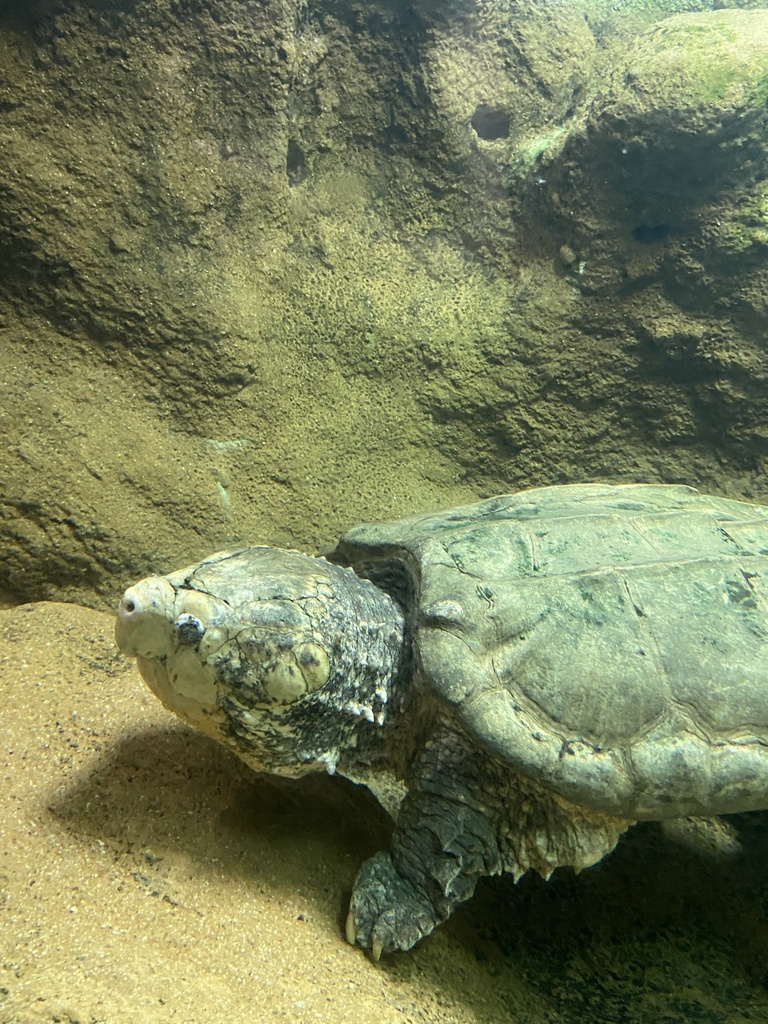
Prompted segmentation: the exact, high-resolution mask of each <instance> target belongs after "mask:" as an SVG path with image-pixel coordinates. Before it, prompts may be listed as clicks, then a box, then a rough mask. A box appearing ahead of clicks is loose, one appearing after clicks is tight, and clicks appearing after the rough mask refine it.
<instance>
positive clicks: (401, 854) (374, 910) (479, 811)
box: [346, 736, 502, 960]
mask: <svg viewBox="0 0 768 1024" xmlns="http://www.w3.org/2000/svg"><path fill="white" fill-rule="evenodd" d="M457 746H458V744H453V743H451V742H450V740H449V741H448V744H447V745H446V737H445V736H443V737H441V738H440V740H439V742H437V743H435V744H434V745H433V746H432V747H431V750H430V752H429V754H428V755H427V756H426V757H425V759H424V761H423V762H422V763H421V764H420V766H419V768H420V769H421V771H420V773H419V774H418V775H417V777H416V778H415V779H414V778H411V779H409V782H408V785H409V792H408V796H407V797H406V798H405V800H404V802H403V805H402V808H401V810H400V814H399V816H398V820H397V826H396V828H395V832H394V836H393V840H392V852H391V853H377V854H375V855H374V856H373V857H371V858H370V859H369V860H367V861H366V862H365V863H364V864H363V866H362V867H361V868H360V871H359V872H358V875H357V878H356V879H355V883H354V887H353V892H352V900H351V903H350V908H349V914H348V916H347V929H346V932H347V939H348V940H349V942H351V943H353V944H354V943H357V944H358V945H360V946H363V947H365V948H369V949H370V950H371V953H372V955H373V958H374V959H375V960H378V958H379V956H380V955H381V954H382V953H389V952H392V951H394V950H405V949H410V948H411V946H413V945H415V943H417V942H418V941H419V939H422V938H423V937H424V936H425V935H429V933H430V932H431V931H432V930H433V929H434V928H435V927H436V926H437V925H438V924H440V923H441V922H443V921H445V920H446V919H447V918H448V917H450V915H451V914H452V913H453V911H454V909H455V908H456V907H457V906H458V905H459V904H460V903H463V902H464V900H467V899H469V897H470V896H471V895H472V894H473V893H474V891H475V885H476V884H477V881H478V879H479V878H481V877H482V876H483V875H493V874H498V873H500V872H501V870H502V856H501V852H500V850H499V844H498V839H497V835H496V830H495V828H494V825H493V818H494V816H493V815H492V814H489V813H488V812H489V808H488V807H487V806H486V805H485V804H484V803H483V802H482V800H481V799H479V792H482V789H483V786H482V782H481V779H480V778H478V777H476V776H475V777H474V778H473V777H472V773H467V772H466V770H465V771H462V768H464V769H466V768H467V767H468V766H467V765H466V764H464V765H462V764H461V760H462V759H459V758H452V757H451V753H453V754H456V753H458V751H457V749H456V747H457ZM437 752H439V754H438V753H437ZM446 761H447V762H450V763H445V762H446ZM474 767H475V773H477V769H478V765H477V764H475V765H474ZM479 774H480V775H482V771H480V773H479Z"/></svg>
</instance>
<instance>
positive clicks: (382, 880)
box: [346, 853, 439, 960]
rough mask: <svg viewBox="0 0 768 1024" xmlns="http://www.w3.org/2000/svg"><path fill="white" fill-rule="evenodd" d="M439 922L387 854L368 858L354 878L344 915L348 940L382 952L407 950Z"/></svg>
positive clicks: (375, 956)
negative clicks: (347, 909) (346, 910)
mask: <svg viewBox="0 0 768 1024" xmlns="http://www.w3.org/2000/svg"><path fill="white" fill-rule="evenodd" d="M438 923H439V918H438V916H437V914H436V913H435V909H434V907H433V906H432V904H431V903H430V902H429V900H428V899H427V897H426V895H425V894H424V893H422V892H420V891H419V890H418V889H417V888H416V887H415V886H414V885H413V884H412V883H411V882H409V881H408V879H407V878H403V876H402V875H400V874H399V873H398V872H397V870H396V868H395V866H394V864H393V863H392V858H391V857H390V855H389V854H388V853H377V854H375V855H374V856H373V857H371V858H370V860H367V861H366V862H365V863H364V864H363V866H362V867H361V868H360V871H359V872H358V874H357V878H356V879H355V885H354V890H353V892H352V900H351V901H350V905H349V913H348V914H347V926H346V932H347V941H348V942H350V943H351V944H352V945H355V944H357V945H358V946H363V947H365V948H366V949H370V950H371V955H372V957H373V959H374V960H378V959H379V957H380V956H381V954H382V953H391V952H393V951H394V950H403V949H410V948H411V946H413V945H415V944H416V943H417V942H418V941H419V939H421V938H423V937H424V936H425V935H429V933H430V932H431V931H432V930H433V928H434V927H435V926H436V925H437V924H438Z"/></svg>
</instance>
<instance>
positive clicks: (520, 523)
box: [116, 483, 768, 959]
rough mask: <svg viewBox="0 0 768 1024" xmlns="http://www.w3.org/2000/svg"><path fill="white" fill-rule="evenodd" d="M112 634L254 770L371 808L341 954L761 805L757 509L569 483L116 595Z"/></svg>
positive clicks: (766, 744) (762, 555)
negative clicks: (672, 831)
mask: <svg viewBox="0 0 768 1024" xmlns="http://www.w3.org/2000/svg"><path fill="white" fill-rule="evenodd" d="M116 641H117V644H118V646H119V648H120V649H121V650H122V651H123V652H124V653H125V654H127V655H131V656H136V657H137V659H138V667H139V669H140V672H141V674H142V676H143V677H144V679H145V681H146V682H147V683H148V684H149V686H150V688H151V689H152V690H153V691H154V693H155V694H156V695H157V696H158V697H159V698H160V700H161V701H162V702H163V703H164V704H165V705H166V707H168V708H169V709H170V710H171V711H173V712H175V713H176V714H177V715H178V716H180V717H181V718H182V719H184V720H186V721H187V722H189V723H191V724H192V725H194V726H196V727H198V728H200V729H202V730H203V731H204V732H205V733H207V734H208V735H210V736H212V737H214V738H215V739H217V740H219V741H221V742H222V743H224V744H226V745H227V746H228V747H230V748H231V749H232V750H234V752H235V753H236V754H237V755H238V756H239V757H240V758H242V759H243V760H244V761H245V762H247V763H248V764H249V765H251V766H252V767H253V768H255V769H256V770H258V771H264V772H270V773H275V774H277V775H282V776H288V777H292V778H297V777H300V776H303V775H305V774H307V773H309V772H317V771H324V772H329V773H334V772H338V773H339V774H341V775H346V776H348V777H350V778H352V779H354V780H355V781H366V782H368V783H369V784H371V786H372V787H373V788H374V790H375V789H376V780H377V779H378V780H382V779H386V778H388V777H389V778H391V779H392V780H397V783H396V787H399V788H397V789H396V792H395V795H393V790H392V789H391V788H388V787H386V786H381V787H380V791H381V792H382V793H389V794H390V796H389V798H385V802H387V799H388V801H389V807H390V810H391V811H392V813H393V815H394V816H395V818H396V820H395V824H394V831H393V835H392V841H391V847H390V849H389V850H382V851H379V852H377V853H375V854H374V855H373V856H372V857H370V858H369V859H368V860H366V861H365V862H364V863H363V864H362V866H361V867H360V869H359V871H358V873H357V876H356V878H355V881H354V884H353V889H352V895H351V900H350V904H349V913H348V916H347V919H346V937H347V939H348V940H349V942H351V943H353V944H357V945H359V946H362V947H364V948H365V949H367V950H369V951H370V953H371V955H372V956H373V957H374V958H375V959H378V958H379V957H380V956H381V955H382V954H383V953H389V952H393V951H399V950H408V949H410V948H411V947H412V946H414V945H415V944H416V943H417V942H418V941H419V940H420V939H422V938H423V937H424V936H427V935H429V934H430V933H431V932H432V931H433V929H434V928H435V927H436V926H438V925H439V924H441V923H442V922H444V921H445V920H446V919H447V918H448V917H449V916H450V914H451V913H452V911H453V910H454V909H455V908H456V907H457V906H458V905H459V904H461V903H462V902H463V901H465V900H467V899H469V897H471V896H472V894H473V892H474V890H475V886H476V884H477V882H478V880H479V879H480V878H482V877H483V876H487V875H495V874H500V873H503V872H508V873H510V874H511V875H512V876H514V878H515V880H517V879H519V878H520V877H521V876H522V875H523V874H524V873H525V872H526V871H528V870H530V869H532V870H534V871H536V872H538V873H539V874H541V875H542V876H543V877H545V878H548V877H549V876H550V874H551V873H552V871H553V870H554V869H555V868H557V867H561V866H571V867H572V868H573V869H575V870H576V871H580V870H581V869H583V868H585V867H588V866H591V865H594V864H596V863H597V862H598V861H600V860H601V859H602V858H603V857H604V856H605V855H606V854H608V853H609V852H610V851H611V850H612V849H613V848H614V847H615V846H616V844H617V842H618V840H619V838H620V837H621V836H622V834H623V833H624V832H625V831H626V830H627V829H628V828H629V827H630V826H631V825H633V824H635V823H636V822H638V821H642V820H662V819H667V818H674V817H685V816H690V815H694V816H696V815H701V816H711V815H717V814H722V813H729V812H743V811H751V810H758V809H765V808H768V507H764V506H761V505H758V504H754V503H749V502H745V501H737V500H734V499H728V498H723V497H712V496H706V495H704V494H701V493H700V492H699V491H698V490H696V489H695V488H693V487H688V486H684V485H677V484H645V483H636V484H618V485H615V484H600V483H586V484H562V485H556V486H550V487H540V488H534V489H530V490H524V491H520V492H518V493H516V494H512V495H502V496H499V497H493V498H487V499H485V500H482V501H479V502H477V503H475V504H470V505H466V506H461V507H458V508H454V509H450V510H448V511H443V512H436V513H426V514H420V515H415V516H412V517H410V518H406V519H401V520H398V521H393V522H383V523H374V524H370V525H361V526H357V527H355V528H353V529H351V530H350V531H349V532H347V533H345V534H344V535H343V536H342V537H341V539H340V540H339V542H338V544H337V546H336V547H335V548H334V550H333V551H331V552H330V553H329V554H328V555H327V557H317V556H312V555H305V554H301V553H299V552H296V551H288V550H282V549H279V548H274V547H267V546H253V547H246V548H240V549H236V550H230V551H224V552H219V553H217V554H214V555H212V556H211V557H210V558H206V559H204V560H203V561H202V562H200V563H199V564H196V565H193V566H189V567H187V568H185V569H182V570H180V571H178V572H174V573H171V574H170V575H167V576H152V577H149V578H147V579H144V580H142V581H141V582H139V583H137V584H136V585H135V586H132V587H130V588H129V589H128V590H127V591H126V592H125V594H124V596H123V598H122V600H121V601H120V604H119V608H118V613H117V624H116Z"/></svg>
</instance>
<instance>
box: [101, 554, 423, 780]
mask: <svg viewBox="0 0 768 1024" xmlns="http://www.w3.org/2000/svg"><path fill="white" fill-rule="evenodd" d="M115 636H116V640H117V644H118V646H119V647H120V649H121V650H122V651H123V652H124V653H125V654H130V655H135V656H136V657H137V659H138V664H139V669H140V671H141V674H142V675H143V677H144V679H145V681H146V682H147V684H148V685H149V687H150V688H151V689H152V690H153V692H154V693H155V694H156V695H157V696H158V697H159V698H160V700H161V701H162V702H163V703H164V704H165V705H166V707H168V708H169V709H170V710H171V711H173V712H175V713H176V714H177V715H179V716H180V717H181V718H183V719H184V720H185V721H187V722H189V723H190V724H192V725H194V726H196V727H197V728H199V729H202V730H203V731H204V732H206V733H208V734H209V735H211V736H213V737H214V738H215V739H217V740H219V741H220V742H222V743H225V744H226V745H227V746H229V747H232V748H233V749H234V750H235V752H236V753H237V754H238V755H239V756H240V757H241V758H242V759H243V760H245V761H246V762H247V763H248V764H250V765H251V766H253V767H254V768H256V769H257V770H260V771H268V772H273V773H276V774H280V775H290V776H300V775H304V774H306V773H307V772H309V771H318V770H327V771H330V772H333V771H335V770H336V768H337V766H338V767H339V769H340V770H343V768H344V764H345V762H346V761H347V760H349V759H350V757H352V758H353V759H354V760H360V761H362V762H366V760H375V758H376V757H377V756H381V755H380V751H379V747H380V745H381V743H382V740H383V736H384V734H385V733H386V731H387V730H386V729H385V728H384V727H385V726H386V725H387V724H388V723H389V722H390V721H391V719H392V718H393V717H396V716H397V714H398V712H399V711H400V707H401V698H402V695H401V694H400V692H399V690H398V686H397V684H398V680H399V678H400V669H401V662H402V659H403V658H404V657H405V647H404V643H403V616H402V614H401V612H400V611H399V609H398V608H397V606H396V605H395V604H394V602H393V601H392V600H391V599H390V598H389V597H387V595H386V594H383V593H382V592H381V591H380V590H378V589H377V588H376V587H374V586H373V585H372V584H371V583H369V582H368V581H367V580H361V579H360V578H359V577H358V576H356V575H355V574H354V573H353V572H352V571H351V570H349V569H342V568H340V567H338V566H335V565H331V564H329V563H328V562H326V561H324V560H323V559H318V558H312V557H310V556H307V555H300V554H298V553H296V552H291V551H282V550H280V549H277V548H268V547H253V548H248V549H245V550H243V551H237V552H223V553H221V554H218V555H213V556H212V557H211V558H208V559H206V560H205V561H204V562H201V563H200V564H199V565H196V566H190V567H188V568H186V569H182V570H181V571H179V572H176V573H173V574H172V575H170V576H165V577H150V578H149V579H146V580H142V581H141V582H140V583H137V584H136V585H135V586H133V587H131V588H129V589H128V590H127V591H126V592H125V594H124V596H123V599H122V601H121V602H120V605H119V608H118V618H117V625H116V628H115Z"/></svg>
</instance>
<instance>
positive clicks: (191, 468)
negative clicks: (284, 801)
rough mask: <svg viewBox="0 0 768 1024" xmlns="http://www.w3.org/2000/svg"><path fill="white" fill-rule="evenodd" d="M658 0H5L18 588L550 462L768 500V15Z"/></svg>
mask: <svg viewBox="0 0 768 1024" xmlns="http://www.w3.org/2000/svg"><path fill="white" fill-rule="evenodd" d="M677 9H678V10H679V9H680V7H679V5H678V7H677ZM669 10H670V8H666V9H665V8H664V7H663V5H662V6H659V7H653V6H651V5H649V4H639V3H637V4H634V5H630V6H627V7H625V8H624V9H623V11H621V12H613V11H612V10H611V5H609V4H605V3H602V2H600V3H598V2H597V0H594V2H591V3H589V4H588V5H587V6H586V7H584V8H583V9H582V8H578V9H576V8H573V7H572V6H571V5H568V4H564V3H560V2H557V0H546V2H543V3H537V4H534V3H532V2H527V0H521V2H517V3H512V4H501V3H498V2H496V0H483V2H481V3H478V4H470V3H469V2H468V0H461V2H458V3H454V4H452V5H451V6H446V5H445V4H443V3H434V2H431V0H413V2H411V3H405V2H395V0H377V2H375V3H370V4H359V3H355V2H342V3H338V4H333V5H328V4H325V3H321V2H319V0H312V2H304V0H301V2H299V0H267V2H258V3H256V2H241V0H216V2H215V3H212V4H200V3H199V2H194V0H160V2H152V3H149V2H144V0H135V2H123V3H120V4H106V3H99V2H96V0H93V2H90V3H86V2H77V0H62V2H56V3H53V2H47V0H38V2H37V3H35V4H33V5H29V4H24V5H22V4H20V3H9V2H6V3H5V4H4V5H3V6H2V8H0V19H1V21H0V23H1V24H2V28H3V31H2V33H1V34H0V109H2V119H0V168H1V171H2V173H0V262H1V263H2V267H3V272H2V278H1V279H0V365H1V366H2V376H1V377H0V417H1V419H0V423H1V424H2V428H3V430H4V433H5V437H6V441H7V443H6V444H5V445H4V446H3V448H2V451H0V495H1V503H0V516H1V517H2V520H1V521H2V525H1V526H0V555H1V556H2V557H1V558H0V593H2V594H3V595H4V597H5V599H6V600H8V601H14V600H18V599H36V598H40V597H56V598H64V599H68V600H78V601H81V602H84V603H87V604H92V605H97V606H108V605H110V604H111V603H112V602H113V601H114V598H115V595H116V594H117V593H118V592H119V591H120V590H121V589H122V587H123V586H124V584H125V582H126V581H130V580H131V579H133V578H134V577H136V576H140V575H144V574H146V573H147V572H149V571H152V570H162V571H164V570H166V569H168V568H171V567H173V566H176V565H180V564H183V563H184V562H188V561H192V560H194V559H197V558H198V557H199V556H201V555H203V554H205V553H207V552H209V551H210V550H211V549H213V548H216V547H223V546H227V545H231V544H237V543H242V542H269V543H275V544H282V545H286V546H296V547H302V548H307V549H318V548H323V547H325V546H328V545H330V544H331V543H332V542H333V540H334V538H335V537H336V536H337V535H338V533H339V532H340V531H341V530H342V529H344V528H345V527H348V526H350V525H352V524H353V523H355V522H357V521H360V520H363V519H367V518H381V517H387V516H394V515H400V514H405V513H408V512H412V511H416V510H419V509H424V508H428V507H434V506H437V505H440V504H446V505H450V504H453V503H456V502H458V501H467V500H471V499H472V498H473V497H476V496H481V495H486V494H489V493H493V492H497V491H503V490H508V489H514V488H518V487H522V486H527V485H533V484H542V483H549V482H557V481H564V480H583V479H596V478H606V479H613V480H629V479H649V480H652V479H663V480H680V481H685V482H690V483H694V484H699V485H701V486H704V487H705V488H708V489H712V490H716V491H724V492H728V493H731V494H734V495H736V496H739V495H747V496H757V497H758V498H759V497H760V496H761V495H762V494H763V493H764V485H763V476H762V459H763V453H764V451H765V443H766V440H765V439H766V436H767V434H766V431H767V429H768V428H766V423H768V409H767V408H766V401H765V398H764V394H765V388H764V386H763V378H764V374H765V369H766V367H765V351H764V343H763V340H762V339H763V337H764V305H763V301H764V300H763V296H764V295H765V283H766V282H765V281H764V272H763V263H764V259H763V256H764V249H765V245H766V242H765V238H766V237H768V236H766V231H767V230H768V229H767V228H766V216H768V215H767V214H766V206H765V197H764V195H763V193H764V186H763V185H762V177H761V175H762V173H763V170H762V168H763V167H764V159H765V152H764V146H763V139H764V138H765V135H764V131H763V129H764V124H763V121H762V120H761V118H762V116H763V115H762V113H761V111H762V105H761V98H762V95H763V93H762V91H761V90H762V89H763V85H762V81H761V79H760V75H759V67H760V61H761V60H762V57H763V54H764V39H765V15H764V12H761V11H760V10H755V11H747V10H743V11H738V12H734V13H728V12H715V13H708V12H703V13H702V8H701V5H700V4H694V3H690V4H689V5H688V6H687V10H688V12H689V13H686V14H678V15H676V16H675V17H673V18H672V20H671V21H669V22H666V23H664V24H663V25H660V26H659V25H656V27H653V26H654V25H655V24H656V23H657V22H658V21H659V19H662V18H663V17H664V15H665V14H666V13H668V12H669ZM643 33H646V34H643ZM702 39H704V41H705V45H704V46H701V47H700V46H699V45H698V42H697V41H701V40H702ZM713 40H714V42H713ZM673 53H674V54H676V57H675V60H676V61H677V63H675V62H674V61H671V60H670V54H673ZM633 75H638V76H639V77H638V78H637V81H636V82H634V81H633V79H632V76H633ZM628 76H629V77H628ZM686 76H687V77H686ZM710 78H713V79H714V85H713V87H712V89H709V82H710ZM680 82H683V85H682V86H681V85H680ZM740 83H741V84H740ZM745 83H746V84H745ZM689 87H690V89H693V90H694V92H695V91H696V90H699V91H700V92H701V97H700V98H697V100H696V104H695V111H694V113H695V117H694V116H693V114H692V112H691V110H692V109H693V108H691V109H689V107H687V106H686V100H685V97H686V96H687V95H688V91H689ZM708 90H709V91H708ZM696 95H697V97H698V93H697V94H696ZM692 117H693V120H692ZM697 117H700V118H701V119H702V120H700V121H696V118H697ZM692 127H693V128H696V131H692V130H691V128H692ZM718 133H719V134H718ZM721 143H723V144H722V145H721ZM622 147H624V148H626V150H627V152H626V153H624V152H622ZM715 151H716V152H717V154H718V156H717V160H715V161H714V163H713V168H715V165H716V168H715V169H714V170H713V171H712V173H710V171H709V169H707V171H706V173H704V172H701V171H700V168H702V167H706V168H709V162H710V161H713V160H714V157H713V153H715ZM648 154H652V155H653V159H650V158H649V156H648ZM659 154H661V157H659ZM670 181H673V182H675V187H674V188H672V187H670V185H669V182H670ZM678 186H679V187H678Z"/></svg>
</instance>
